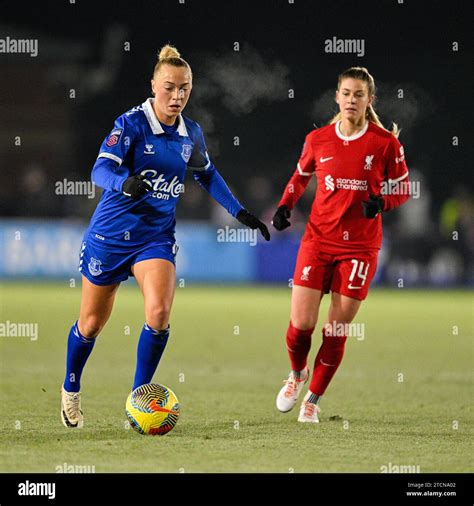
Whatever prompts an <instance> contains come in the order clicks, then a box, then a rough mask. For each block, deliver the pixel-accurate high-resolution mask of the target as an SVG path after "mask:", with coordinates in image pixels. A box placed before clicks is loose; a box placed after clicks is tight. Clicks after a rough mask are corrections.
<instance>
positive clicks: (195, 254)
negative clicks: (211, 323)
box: [0, 220, 258, 283]
mask: <svg viewBox="0 0 474 506" xmlns="http://www.w3.org/2000/svg"><path fill="white" fill-rule="evenodd" d="M86 227H87V224H86V223H83V222H74V221H67V220H56V221H55V220H44V221H43V220H2V221H0V278H3V279H31V278H37V279H44V278H51V279H69V278H76V277H78V276H79V273H78V262H79V250H80V246H81V242H82V236H83V234H84V231H85V229H86ZM228 240H232V237H230V238H229V237H228V238H227V240H224V241H222V242H219V241H218V229H217V228H216V227H215V226H212V225H210V224H208V223H200V222H180V223H179V224H178V227H177V233H176V242H177V244H178V245H179V251H178V256H177V277H178V280H179V279H184V280H186V281H188V280H189V281H210V282H230V283H236V282H243V283H245V282H252V281H255V280H256V279H258V276H257V271H256V265H257V262H256V254H255V249H256V247H257V246H252V245H251V244H249V243H246V242H228Z"/></svg>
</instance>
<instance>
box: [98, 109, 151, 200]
mask: <svg viewBox="0 0 474 506" xmlns="http://www.w3.org/2000/svg"><path fill="white" fill-rule="evenodd" d="M136 136H137V133H136V131H135V128H134V127H133V125H130V124H129V123H128V122H127V121H126V119H125V118H124V116H120V117H119V118H118V119H117V120H116V121H115V125H114V128H113V129H112V131H111V132H110V134H109V135H108V136H107V137H106V138H105V139H104V142H103V143H102V145H101V147H100V150H99V156H98V157H97V160H96V162H95V164H94V167H93V168H92V178H91V179H92V182H93V183H94V184H96V185H97V186H100V187H101V188H104V189H105V190H109V191H116V192H121V193H123V194H124V195H126V196H127V197H131V198H138V197H141V196H143V195H145V193H147V192H148V191H150V189H151V183H150V182H149V181H147V180H146V179H145V176H142V175H136V176H133V175H132V176H131V175H130V173H131V171H130V170H129V169H128V168H127V167H125V166H124V165H123V164H122V162H123V160H124V159H125V156H126V154H127V152H128V150H129V149H130V146H131V145H132V144H133V142H134V140H135V138H136Z"/></svg>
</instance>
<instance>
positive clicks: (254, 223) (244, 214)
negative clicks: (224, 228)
mask: <svg viewBox="0 0 474 506" xmlns="http://www.w3.org/2000/svg"><path fill="white" fill-rule="evenodd" d="M236 218H237V219H238V220H239V221H240V223H242V225H246V226H247V227H250V228H251V229H252V230H255V229H256V228H258V229H259V230H260V232H261V233H262V235H263V237H264V238H265V240H266V241H269V240H270V232H269V231H268V228H267V226H266V225H265V223H262V222H261V221H260V220H259V219H258V218H255V216H254V215H253V214H250V213H249V212H248V211H247V210H245V209H241V210H240V211H239V212H238V213H237V216H236Z"/></svg>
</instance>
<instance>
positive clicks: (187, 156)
mask: <svg viewBox="0 0 474 506" xmlns="http://www.w3.org/2000/svg"><path fill="white" fill-rule="evenodd" d="M151 87H152V91H153V95H154V98H149V99H148V100H146V101H145V102H144V103H143V104H142V105H140V106H137V107H134V108H133V109H131V110H130V111H128V112H126V113H125V114H123V115H122V116H120V117H119V118H117V120H116V121H115V125H114V128H113V130H112V131H111V133H110V134H109V136H108V137H107V138H106V139H105V140H104V142H103V143H102V146H101V148H100V151H99V156H98V158H97V161H96V163H95V165H94V167H93V169H92V180H93V182H94V183H95V184H96V185H98V186H100V187H102V188H103V189H104V192H103V194H102V197H101V199H100V202H99V204H98V206H97V208H96V210H95V212H94V215H93V216H92V219H91V222H90V225H89V227H88V229H87V231H86V233H85V235H84V240H83V244H82V248H81V254H80V255H81V258H80V267H79V270H80V272H81V273H82V297H81V307H80V313H79V319H78V321H76V322H75V323H74V325H73V326H72V328H71V331H70V333H69V338H68V344H67V360H66V377H65V380H64V384H63V385H62V387H61V419H62V422H63V424H64V425H65V426H66V427H76V428H80V427H82V426H83V424H84V417H83V413H82V409H81V393H80V379H81V374H82V371H83V369H84V366H85V364H86V361H87V359H88V357H89V355H90V353H91V352H92V348H93V347H94V343H95V339H96V337H97V336H98V334H99V333H100V331H101V330H102V329H103V328H104V325H105V324H106V322H107V320H108V318H109V316H110V314H111V312H112V306H113V303H114V299H115V295H116V293H117V289H118V287H119V285H120V282H121V281H125V280H126V279H127V278H128V277H129V276H134V277H135V279H136V280H137V283H138V285H139V286H140V289H141V291H142V293H143V298H144V302H145V324H144V326H143V329H142V331H141V334H140V338H139V341H138V349H137V364H136V371H135V378H134V382H133V387H132V389H135V388H137V387H138V386H140V385H143V384H145V383H149V382H150V381H151V380H152V377H153V374H154V373H155V370H156V368H157V366H158V363H159V361H160V358H161V356H162V354H163V351H164V349H165V346H166V343H167V341H168V337H169V333H170V326H169V317H170V311H171V305H172V302H173V296H174V291H175V257H176V252H177V246H176V244H175V239H174V230H175V210H176V204H177V200H178V197H179V195H180V194H181V193H182V192H183V190H184V178H185V173H186V170H187V169H189V170H191V171H192V172H193V177H194V179H195V180H196V181H197V182H198V183H199V184H200V185H201V186H202V187H203V188H204V189H206V190H207V191H208V192H209V194H210V195H211V196H212V197H213V198H214V199H215V200H216V201H217V202H219V204H221V205H222V206H223V207H224V208H225V209H226V210H227V211H228V212H229V213H230V214H231V215H232V216H234V217H235V218H237V220H239V221H240V222H241V223H242V224H244V225H246V226H248V227H250V228H252V229H256V228H258V229H259V230H260V231H261V233H262V235H263V236H264V238H265V239H266V240H267V241H268V240H269V239H270V234H269V232H268V229H267V227H266V226H265V225H264V224H263V223H262V222H261V221H260V220H258V219H257V218H256V217H255V216H253V215H252V214H250V213H249V212H248V211H246V210H245V209H244V207H243V206H242V205H241V204H240V203H239V202H238V201H237V199H236V198H235V197H234V196H233V195H232V192H231V191H230V190H229V188H228V187H227V185H226V183H225V181H224V180H223V179H222V177H221V176H220V174H219V173H218V172H217V170H216V168H215V167H214V165H213V163H212V162H211V161H210V159H209V157H208V154H207V151H206V145H205V142H204V137H203V134H202V130H201V127H200V126H199V125H198V124H197V123H195V122H194V121H192V120H190V119H189V118H187V117H185V116H182V115H181V112H182V111H183V109H184V107H185V106H186V103H187V101H188V99H189V95H190V93H191V89H192V72H191V68H190V66H189V64H188V63H187V62H186V61H185V60H184V59H182V58H181V57H180V54H179V52H178V51H177V50H176V49H175V48H174V47H172V46H169V45H166V46H164V47H163V48H162V49H161V51H160V53H159V59H158V62H157V64H156V66H155V69H154V72H153V78H152V80H151Z"/></svg>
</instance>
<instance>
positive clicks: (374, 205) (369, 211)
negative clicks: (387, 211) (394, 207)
mask: <svg viewBox="0 0 474 506" xmlns="http://www.w3.org/2000/svg"><path fill="white" fill-rule="evenodd" d="M362 207H363V210H364V216H365V217H366V218H375V217H376V216H377V214H379V213H381V212H382V211H383V198H382V197H376V196H375V195H369V200H363V201H362Z"/></svg>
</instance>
